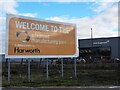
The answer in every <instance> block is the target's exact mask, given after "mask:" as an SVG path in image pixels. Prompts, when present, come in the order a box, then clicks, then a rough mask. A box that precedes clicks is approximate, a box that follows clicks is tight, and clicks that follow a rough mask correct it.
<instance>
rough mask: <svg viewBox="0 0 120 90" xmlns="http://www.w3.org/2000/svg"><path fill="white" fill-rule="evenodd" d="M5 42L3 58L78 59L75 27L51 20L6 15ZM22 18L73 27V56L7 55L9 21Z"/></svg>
mask: <svg viewBox="0 0 120 90" xmlns="http://www.w3.org/2000/svg"><path fill="white" fill-rule="evenodd" d="M6 16H7V18H6V41H5V46H6V48H5V57H6V58H66V57H78V55H79V50H78V40H77V30H76V25H75V24H72V23H66V22H58V21H52V20H44V19H37V18H33V17H26V16H20V15H14V14H7V15H6ZM13 17H16V18H22V19H28V20H36V21H41V22H48V23H56V24H63V25H72V26H74V27H75V46H76V47H75V51H76V52H75V54H74V55H8V43H9V41H8V40H9V25H10V24H9V21H10V19H11V18H13Z"/></svg>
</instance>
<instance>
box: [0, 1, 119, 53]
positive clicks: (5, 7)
mask: <svg viewBox="0 0 120 90" xmlns="http://www.w3.org/2000/svg"><path fill="white" fill-rule="evenodd" d="M26 1H27V0H26ZM44 1H46V2H44ZM106 1H107V2H106ZM113 1H114V2H113ZM6 13H10V14H16V15H22V16H29V17H34V18H39V19H48V20H54V21H61V22H68V23H73V24H76V26H77V38H78V39H86V38H90V29H91V28H92V29H93V38H100V37H116V36H118V0H29V2H28V1H27V2H25V0H8V1H7V0H2V1H1V0H0V36H1V37H0V53H4V52H5V32H6V29H5V28H6Z"/></svg>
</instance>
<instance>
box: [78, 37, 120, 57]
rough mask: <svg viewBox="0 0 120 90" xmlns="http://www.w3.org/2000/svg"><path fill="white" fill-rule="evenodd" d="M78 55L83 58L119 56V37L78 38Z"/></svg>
mask: <svg viewBox="0 0 120 90" xmlns="http://www.w3.org/2000/svg"><path fill="white" fill-rule="evenodd" d="M78 44H79V57H82V58H85V59H91V58H92V59H103V58H105V59H114V58H120V37H110V38H92V39H79V40H78Z"/></svg>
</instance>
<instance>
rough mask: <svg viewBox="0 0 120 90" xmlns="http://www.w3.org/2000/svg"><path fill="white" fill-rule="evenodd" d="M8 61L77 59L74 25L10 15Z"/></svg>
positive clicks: (7, 46)
mask: <svg viewBox="0 0 120 90" xmlns="http://www.w3.org/2000/svg"><path fill="white" fill-rule="evenodd" d="M6 37H7V40H6V58H53V57H75V56H77V40H76V27H75V25H74V24H70V23H63V22H56V21H50V20H40V19H35V18H30V17H23V16H18V15H12V14H7V35H6Z"/></svg>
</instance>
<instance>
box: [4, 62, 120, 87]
mask: <svg viewBox="0 0 120 90" xmlns="http://www.w3.org/2000/svg"><path fill="white" fill-rule="evenodd" d="M2 66H3V80H2V83H3V87H42V86H113V85H114V86H120V63H119V64H118V63H89V64H77V78H75V77H74V65H73V64H64V77H63V78H61V65H56V66H52V65H49V78H48V79H46V69H45V66H44V65H39V63H31V81H30V82H28V80H27V63H24V64H23V65H22V66H21V69H20V64H16V63H12V64H11V82H10V83H8V82H7V65H6V64H5V63H3V65H2ZM20 73H21V75H22V77H21V78H20V77H19V75H20Z"/></svg>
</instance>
